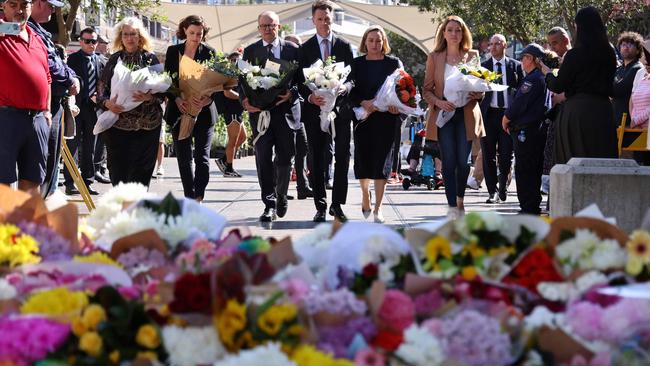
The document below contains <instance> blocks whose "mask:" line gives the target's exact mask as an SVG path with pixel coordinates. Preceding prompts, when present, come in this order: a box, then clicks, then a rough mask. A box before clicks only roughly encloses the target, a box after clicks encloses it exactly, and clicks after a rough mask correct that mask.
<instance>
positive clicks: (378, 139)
mask: <svg viewBox="0 0 650 366" xmlns="http://www.w3.org/2000/svg"><path fill="white" fill-rule="evenodd" d="M400 126H401V120H400V118H399V115H395V114H391V113H388V112H374V113H372V114H371V115H370V116H369V117H368V118H367V119H366V120H364V121H362V122H356V121H355V126H354V177H355V178H357V179H388V178H389V177H390V172H391V168H392V165H393V148H394V144H395V133H396V131H397V130H398V129H399V128H400Z"/></svg>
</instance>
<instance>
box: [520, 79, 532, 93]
mask: <svg viewBox="0 0 650 366" xmlns="http://www.w3.org/2000/svg"><path fill="white" fill-rule="evenodd" d="M532 88H533V83H531V82H530V81H524V82H523V84H521V86H520V87H519V90H521V92H522V94H526V93H528V92H529V91H530V90H531V89H532Z"/></svg>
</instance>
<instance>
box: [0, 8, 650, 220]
mask: <svg viewBox="0 0 650 366" xmlns="http://www.w3.org/2000/svg"><path fill="white" fill-rule="evenodd" d="M33 1H34V2H32V1H31V0H4V2H3V3H2V9H3V11H4V14H3V15H2V17H0V21H2V22H12V23H18V24H19V27H20V29H19V32H18V34H0V80H2V83H1V85H0V123H2V125H3V126H4V127H5V130H6V133H4V134H2V135H0V183H6V184H11V183H14V182H16V181H18V188H19V189H23V190H40V192H41V193H42V194H43V195H44V196H47V195H48V194H51V193H52V192H53V191H54V190H55V189H56V187H57V179H58V176H59V172H58V166H59V164H58V163H59V159H60V148H61V144H60V141H61V136H62V134H65V135H66V137H70V139H69V140H68V146H69V148H70V151H71V153H72V154H74V155H76V156H77V161H78V165H79V167H80V170H81V177H82V178H83V180H84V182H85V183H86V185H87V187H88V190H89V193H91V194H98V192H97V191H96V190H95V189H94V188H93V186H92V184H93V183H94V181H99V182H101V183H108V182H110V183H112V184H113V185H117V184H118V183H120V182H138V183H141V184H144V185H146V186H148V185H149V184H150V181H151V178H152V176H154V175H155V174H156V173H159V174H160V173H161V170H160V169H161V168H162V165H161V158H162V155H163V150H162V149H163V147H164V143H163V141H164V133H165V130H166V129H168V130H169V131H170V132H171V136H172V140H173V148H174V151H175V153H176V159H177V163H178V167H179V172H180V176H181V181H182V186H183V192H184V195H185V196H186V197H188V198H192V199H195V200H197V201H199V202H200V201H202V200H203V198H204V195H205V190H206V187H207V185H208V183H209V176H210V175H209V171H210V161H209V159H210V147H211V143H212V139H213V136H214V131H215V129H214V126H215V123H216V121H217V119H218V115H219V114H221V115H222V116H223V117H224V120H225V123H226V126H227V135H228V143H227V146H226V152H225V156H224V157H222V158H218V159H217V166H218V168H219V169H220V170H221V171H222V172H223V174H224V176H226V177H241V174H239V173H238V172H237V171H236V170H235V169H234V167H233V160H234V157H235V155H236V152H237V150H238V149H239V147H240V146H241V145H242V143H243V142H244V141H246V139H247V138H248V136H247V135H246V129H245V128H244V127H243V123H244V122H243V121H244V120H243V112H244V111H247V112H248V114H249V116H250V118H249V120H250V123H251V127H252V131H253V136H252V138H253V141H254V146H253V147H254V151H255V157H256V168H257V177H258V181H259V185H260V188H261V197H260V198H261V202H262V205H263V212H262V214H261V215H260V217H259V220H260V221H262V222H272V221H274V220H277V218H278V217H284V216H285V215H286V213H287V210H288V206H289V199H290V197H289V195H288V187H289V181H290V179H291V175H292V162H293V164H294V165H295V172H296V180H297V183H298V187H297V188H298V199H305V198H313V201H314V206H315V211H316V213H315V215H314V217H313V221H315V222H323V221H326V219H327V215H328V214H329V215H330V216H332V217H334V218H336V219H338V220H340V221H346V220H347V217H346V214H345V212H344V210H343V206H344V205H345V203H346V200H347V195H348V171H349V169H350V145H351V142H352V139H354V140H353V141H354V147H355V148H354V167H353V170H354V176H355V178H356V179H358V180H359V182H360V185H361V191H362V197H361V202H362V212H363V215H364V217H365V218H368V217H370V215H371V214H372V215H373V220H374V221H375V222H377V223H382V222H384V217H383V214H382V202H383V198H384V191H385V187H386V184H387V181H388V179H389V178H390V177H391V173H392V172H394V171H395V170H396V169H395V167H394V165H395V164H394V161H395V160H396V152H397V149H396V147H397V146H398V144H399V140H397V141H396V138H395V137H396V136H399V131H400V128H401V126H402V121H403V117H404V116H401V115H400V111H399V110H398V108H397V107H396V106H391V107H389V108H388V110H387V111H379V110H377V107H376V105H375V104H374V103H373V102H374V100H375V95H376V93H377V91H378V90H379V89H380V88H381V86H382V84H383V83H384V81H385V80H386V78H387V77H389V76H390V75H391V74H392V73H393V72H394V71H395V70H397V69H400V68H403V65H402V62H401V61H400V60H399V59H398V58H396V57H394V56H392V55H391V54H390V53H391V47H390V44H389V41H388V37H387V35H386V32H385V31H384V29H383V28H382V27H380V26H370V27H369V28H367V29H366V31H365V32H364V34H363V37H362V40H361V44H360V45H359V53H360V54H361V55H360V56H358V57H356V58H355V57H354V55H353V49H352V46H351V44H350V43H349V42H348V41H347V40H345V39H344V38H342V37H340V36H339V35H335V34H334V33H333V32H332V20H333V16H334V5H333V4H332V3H330V2H329V1H327V0H316V1H315V2H314V3H313V4H312V8H311V10H312V21H313V24H314V28H315V33H316V34H315V35H314V36H312V37H311V38H309V39H308V40H306V41H305V42H304V43H301V40H300V38H299V37H296V36H293V35H290V36H287V37H286V38H284V39H283V38H281V37H280V18H279V16H278V14H276V13H274V12H272V11H265V12H263V13H261V14H260V15H259V16H258V24H257V28H258V31H259V35H260V39H259V40H258V41H257V42H254V43H252V44H250V45H249V46H248V47H246V48H245V49H244V50H243V53H240V52H234V53H232V54H230V55H228V58H229V59H230V61H231V62H233V63H235V62H237V61H238V59H240V58H242V59H243V60H245V61H247V62H249V63H250V64H252V65H254V66H260V67H263V66H264V65H265V63H266V61H267V60H269V59H270V60H284V61H289V62H294V63H296V64H297V65H298V70H302V68H308V67H310V66H311V65H312V64H313V63H314V62H316V61H317V60H323V61H326V60H328V59H329V58H330V57H333V58H335V60H336V61H337V62H343V63H344V64H345V65H346V66H350V70H351V71H350V74H349V76H348V79H347V82H346V83H345V84H344V85H342V86H340V87H339V88H338V90H337V95H338V97H337V99H336V104H335V109H334V113H335V117H334V118H333V121H332V124H333V127H334V128H333V129H332V130H335V131H336V133H330V132H325V131H323V129H322V128H321V125H320V123H319V121H320V117H319V115H320V107H321V106H323V105H324V104H325V103H326V100H325V99H324V98H323V97H321V96H318V95H316V94H314V93H313V92H312V91H311V90H310V89H309V88H308V87H307V86H305V78H304V75H303V73H302V72H297V73H296V74H295V76H294V78H293V80H292V81H291V82H290V83H289V85H288V87H287V89H286V90H284V91H283V93H282V94H280V95H279V96H278V98H277V99H276V100H275V102H274V105H273V106H272V107H271V108H267V110H266V111H263V110H262V109H261V108H260V106H256V105H254V102H253V101H252V100H249V96H247V95H246V92H245V88H242V86H241V85H240V86H239V87H235V88H234V89H226V90H224V91H220V92H215V93H213V94H211V95H204V96H201V97H192V98H188V99H184V98H183V97H182V96H179V95H177V94H175V93H172V92H171V91H169V92H167V93H158V94H156V93H151V92H136V93H135V94H134V95H133V96H132V98H133V100H135V101H138V102H141V103H140V104H139V105H138V106H137V107H136V108H134V109H130V110H125V108H124V106H122V105H120V104H119V103H118V101H117V98H116V96H114V94H115V93H113V94H112V93H111V81H112V78H113V74H114V70H115V68H116V65H117V64H118V62H122V63H126V64H128V65H130V67H131V68H135V69H139V68H143V67H148V66H152V65H156V64H159V63H160V62H159V59H158V57H157V56H156V54H154V53H153V50H152V43H151V40H150V38H149V35H148V31H147V29H146V28H145V27H144V26H143V24H142V22H141V21H140V20H139V19H138V18H135V17H128V18H125V19H123V20H122V21H120V22H119V23H118V24H117V26H116V28H115V39H114V40H113V42H112V49H111V51H112V54H110V56H108V57H104V55H102V52H101V51H98V46H100V45H102V43H103V44H106V43H107V42H105V41H103V39H101V38H100V37H99V36H98V34H97V32H96V31H95V30H94V29H93V28H87V29H84V30H82V31H81V33H80V35H79V42H80V46H81V49H80V50H79V51H78V52H75V53H73V54H71V55H70V57H69V58H68V60H67V63H66V62H64V60H63V58H64V57H65V52H63V53H61V52H58V53H57V47H56V45H55V44H54V41H53V40H52V36H51V34H50V33H48V32H47V31H46V30H45V29H44V28H43V27H42V25H41V23H44V22H47V21H48V20H49V18H50V16H51V15H52V13H53V12H54V8H55V7H60V6H63V3H61V2H60V1H58V0H33ZM575 24H576V32H575V35H576V37H575V40H574V42H573V45H572V42H571V40H570V37H569V34H568V32H567V31H566V30H564V29H563V28H560V27H555V28H553V29H551V30H550V31H549V32H548V34H547V41H548V48H550V50H549V49H545V48H544V47H542V46H540V45H538V44H536V43H532V44H529V45H527V46H526V47H525V48H524V49H523V51H522V52H521V54H520V55H519V56H520V57H519V58H520V60H519V61H518V60H516V59H514V58H511V57H507V56H506V49H507V48H508V44H507V40H506V37H505V36H504V35H502V34H495V35H493V36H492V37H491V38H490V40H489V55H488V57H486V58H483V59H481V55H480V54H479V52H478V51H477V50H475V49H472V46H473V40H472V34H471V31H470V29H469V27H468V26H467V24H466V23H465V22H464V21H463V19H461V18H460V17H458V16H449V17H447V18H446V19H445V20H444V21H443V22H442V24H441V25H440V26H439V27H438V29H437V32H436V34H435V40H436V42H435V48H434V50H433V51H432V52H431V53H430V54H429V55H428V58H427V61H426V73H425V80H424V85H422V96H423V98H424V100H425V102H426V103H427V104H428V113H427V117H426V130H425V131H423V137H424V141H423V148H424V150H425V151H427V152H428V153H430V154H432V155H435V157H436V158H439V162H438V164H436V168H437V169H436V175H440V173H441V174H442V182H444V190H445V196H446V199H447V204H448V206H449V214H450V215H451V216H458V215H462V214H463V213H464V210H465V203H464V197H465V191H466V188H467V187H470V188H477V186H478V185H480V182H481V180H482V179H483V177H482V175H484V179H485V183H486V186H487V195H488V197H487V200H486V203H488V204H498V203H499V202H504V201H506V200H507V197H508V186H509V184H510V180H511V178H512V170H513V168H512V166H513V165H514V175H515V177H516V185H517V198H518V200H519V205H520V208H521V212H523V213H530V214H539V213H540V212H541V210H542V209H541V207H540V204H541V202H542V197H541V191H547V192H548V187H547V184H548V174H549V171H550V168H551V167H552V166H553V165H554V164H563V163H566V162H567V161H568V160H569V159H571V158H572V157H597V158H617V157H618V148H617V140H616V139H617V135H616V126H617V125H618V124H619V123H620V121H622V119H623V116H624V115H625V116H627V120H626V121H627V122H626V124H627V125H629V126H632V127H636V128H646V129H647V127H648V118H649V116H650V76H649V75H650V67H649V66H648V63H649V62H650V54H649V53H650V42H649V41H644V40H643V37H642V36H641V35H639V34H637V33H633V32H625V33H623V34H621V35H620V37H619V38H618V41H617V43H616V45H612V44H611V43H610V42H609V40H608V36H607V33H606V28H605V26H604V24H603V21H602V19H601V17H600V15H599V13H598V11H597V9H595V8H593V7H586V8H583V9H581V10H580V11H579V12H578V13H577V15H576V18H575ZM209 30H210V28H209V26H208V24H206V23H205V21H204V20H203V18H201V17H200V16H198V15H191V16H188V17H186V18H184V19H183V20H182V21H181V22H180V23H179V26H178V29H177V32H176V36H177V38H178V39H179V40H181V41H182V42H181V43H179V44H176V45H172V46H170V47H169V48H168V49H167V52H166V55H165V59H164V70H165V71H167V72H168V73H169V75H171V77H172V85H173V86H174V87H175V88H178V86H179V74H180V71H181V68H182V63H181V62H180V60H181V59H182V58H183V57H187V58H190V59H192V60H194V61H197V62H202V61H207V60H210V59H213V58H214V57H215V56H216V51H215V50H214V49H213V48H212V47H210V46H208V45H207V44H206V43H205V40H206V37H207V35H208V32H209ZM101 41H103V42H101ZM59 51H60V49H59ZM479 59H481V61H482V63H481V65H482V66H483V67H484V68H486V69H488V70H490V71H494V72H496V73H498V74H499V78H498V79H497V80H496V81H495V83H497V84H503V85H505V86H507V89H505V90H504V91H488V92H486V93H483V92H468V93H466V95H465V98H464V99H463V100H464V104H463V105H457V104H454V103H452V102H450V101H449V100H447V98H446V97H445V84H446V81H447V80H448V79H449V77H450V75H452V74H453V72H454V70H455V69H456V68H457V67H458V66H459V65H462V64H467V63H471V62H474V61H478V60H479ZM619 59H620V61H618V60H619ZM504 88H505V87H504ZM170 90H171V89H170ZM163 106H164V107H163ZM359 107H360V108H363V109H364V110H365V112H366V114H367V118H365V119H363V120H359V119H358V118H357V117H356V116H355V114H354V112H353V109H354V108H359ZM190 109H194V110H198V111H200V112H199V113H198V114H197V116H196V118H195V120H196V124H195V126H194V129H193V130H192V132H191V136H190V137H189V138H179V129H180V123H179V120H180V119H181V116H182V115H184V114H187V113H188V111H189V110H190ZM68 111H69V112H70V113H72V114H73V115H76V117H75V120H76V123H75V129H76V130H75V131H73V132H72V133H71V135H72V136H68V133H67V132H65V131H62V130H61V128H60V125H61V123H60V122H61V116H62V114H64V113H67V112H68ZM101 111H111V112H113V113H115V114H117V115H118V116H119V117H118V120H117V122H116V123H115V124H114V125H113V126H112V127H110V128H108V129H107V130H106V131H104V132H102V133H100V134H99V135H95V134H93V128H94V126H95V123H96V121H97V115H98V114H97V113H98V112H101ZM263 112H264V113H263ZM267 112H268V113H267ZM260 114H264V115H265V116H266V115H268V116H269V117H268V118H270V122H268V125H267V126H264V128H258V123H261V122H260V121H261V120H263V119H265V118H266V117H265V118H261V119H260V118H259V116H260ZM441 114H445V115H446V116H447V118H444V119H441V118H439V115H441ZM448 116H451V117H448ZM163 121H165V122H163ZM441 121H442V122H441ZM165 123H166V124H167V127H165ZM259 127H261V126H259ZM261 131H263V132H261ZM513 156H514V164H513ZM634 158H636V159H637V160H639V161H640V162H643V163H646V164H647V163H648V154H647V153H637V154H635V156H634ZM436 160H437V159H436ZM472 162H474V164H473V165H474V172H473V174H471V173H472V170H471V169H470V167H471V164H472ZM104 166H107V168H108V171H107V172H106V171H104V170H103V167H104ZM411 168H414V167H411ZM307 172H308V174H307ZM64 177H65V179H64V182H62V183H63V185H65V192H66V194H76V193H78V191H77V190H76V189H75V187H74V181H73V179H72V178H71V174H70V173H69V172H68V171H67V169H66V171H65V172H64ZM371 185H372V186H373V190H374V201H373V194H372V190H371ZM327 188H331V189H332V197H331V200H330V204H329V209H328V199H327V193H326V192H327ZM550 194H552V192H550Z"/></svg>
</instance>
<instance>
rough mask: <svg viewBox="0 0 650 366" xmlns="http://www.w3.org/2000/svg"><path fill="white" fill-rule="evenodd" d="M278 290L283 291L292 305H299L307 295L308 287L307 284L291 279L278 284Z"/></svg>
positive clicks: (297, 279)
mask: <svg viewBox="0 0 650 366" xmlns="http://www.w3.org/2000/svg"><path fill="white" fill-rule="evenodd" d="M280 288H281V289H283V290H284V291H285V292H286V293H287V295H288V296H289V298H290V299H291V301H292V302H293V303H294V304H300V303H302V301H303V300H304V299H305V297H306V296H307V294H309V285H308V284H307V282H305V281H303V280H301V279H299V278H292V279H288V280H286V281H282V282H280Z"/></svg>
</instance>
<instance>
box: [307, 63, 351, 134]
mask: <svg viewBox="0 0 650 366" xmlns="http://www.w3.org/2000/svg"><path fill="white" fill-rule="evenodd" d="M302 73H303V74H304V75H305V85H306V86H307V87H308V88H309V90H311V92H312V93H313V94H314V95H316V96H319V97H322V98H323V99H325V104H324V105H322V106H321V107H320V128H321V130H322V131H323V132H328V131H329V127H330V125H331V126H332V135H333V136H334V135H335V134H336V131H335V130H334V129H333V127H334V125H333V124H332V121H334V118H335V117H336V114H335V113H334V112H333V111H334V107H335V105H336V98H337V97H338V95H339V89H340V87H341V86H342V85H343V84H344V83H345V81H346V79H347V77H348V75H349V74H350V66H345V63H343V62H334V61H333V59H332V57H329V58H328V59H327V60H326V61H325V63H323V61H321V60H318V61H316V62H314V63H313V64H312V65H311V66H310V67H308V68H304V69H302Z"/></svg>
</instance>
